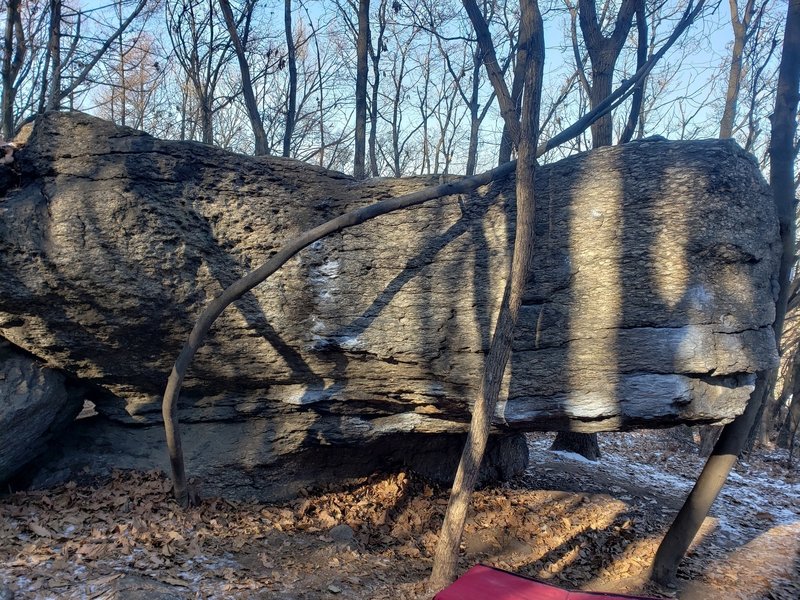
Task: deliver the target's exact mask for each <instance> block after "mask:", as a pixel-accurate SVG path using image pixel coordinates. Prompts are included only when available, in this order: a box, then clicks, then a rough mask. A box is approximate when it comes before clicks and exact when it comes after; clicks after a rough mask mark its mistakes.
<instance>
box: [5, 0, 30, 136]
mask: <svg viewBox="0 0 800 600" xmlns="http://www.w3.org/2000/svg"><path fill="white" fill-rule="evenodd" d="M15 38H16V42H17V46H16V49H15V48H14V39H15ZM15 50H16V51H15ZM24 59H25V38H24V35H23V31H22V16H21V14H20V0H9V1H8V7H7V8H6V30H5V36H4V38H3V65H2V83H3V95H2V100H1V101H0V103H2V108H0V114H2V135H3V137H5V139H7V140H10V139H12V138H13V137H14V133H15V132H14V129H15V125H16V122H15V118H14V99H15V98H16V92H17V88H16V87H15V83H16V82H15V79H16V78H17V75H18V74H19V71H20V69H21V68H22V64H23V61H24Z"/></svg>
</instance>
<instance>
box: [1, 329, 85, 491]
mask: <svg viewBox="0 0 800 600" xmlns="http://www.w3.org/2000/svg"><path fill="white" fill-rule="evenodd" d="M82 406H83V396H82V394H81V390H80V389H76V388H75V387H74V386H71V385H69V384H68V383H67V382H66V381H65V378H64V375H63V374H62V373H60V372H58V371H55V370H53V369H49V368H47V367H46V366H44V365H43V364H42V363H41V361H38V360H36V359H35V358H33V357H30V356H28V355H26V354H25V353H23V352H20V351H19V350H17V349H15V348H14V347H13V346H12V345H11V344H9V343H8V342H6V341H2V340H0V481H4V480H6V479H8V478H9V477H11V476H12V475H14V473H15V472H16V471H17V470H18V469H19V467H20V466H21V465H24V464H25V463H27V462H29V461H31V460H32V459H34V458H36V457H37V456H38V455H39V454H40V453H41V452H42V451H44V450H45V448H46V447H47V442H48V441H50V440H51V439H52V438H53V437H55V436H57V435H58V434H60V433H61V432H62V431H63V430H64V428H65V427H66V426H67V425H69V424H70V423H71V422H72V421H73V420H74V419H75V416H76V415H77V414H78V413H79V412H80V410H81V407H82Z"/></svg>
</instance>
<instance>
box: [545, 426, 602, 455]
mask: <svg viewBox="0 0 800 600" xmlns="http://www.w3.org/2000/svg"><path fill="white" fill-rule="evenodd" d="M550 450H561V451H565V452H575V453H577V454H580V455H581V456H583V457H585V458H588V459H589V460H599V458H600V445H599V444H598V443H597V434H596V433H579V432H575V431H559V432H558V434H557V435H556V439H555V440H554V441H553V445H552V446H550Z"/></svg>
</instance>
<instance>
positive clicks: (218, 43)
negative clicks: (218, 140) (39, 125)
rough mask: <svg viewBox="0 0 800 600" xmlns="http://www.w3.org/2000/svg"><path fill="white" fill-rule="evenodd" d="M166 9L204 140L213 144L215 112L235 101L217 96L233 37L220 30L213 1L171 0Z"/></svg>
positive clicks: (170, 30) (169, 27) (169, 26)
mask: <svg viewBox="0 0 800 600" xmlns="http://www.w3.org/2000/svg"><path fill="white" fill-rule="evenodd" d="M166 12H167V32H168V33H169V37H170V40H171V41H172V47H173V50H174V55H175V58H176V60H177V61H178V63H179V64H180V66H181V67H182V68H183V70H184V72H185V73H186V77H187V79H188V81H189V82H190V83H191V86H192V92H193V94H194V96H195V97H196V99H197V104H198V109H199V120H200V130H201V132H202V141H203V142H205V143H206V144H213V143H214V113H215V112H216V111H217V110H219V109H220V108H221V106H222V105H224V104H227V103H229V102H230V100H231V99H230V98H228V99H226V100H224V101H223V102H222V103H220V99H219V98H218V97H217V88H218V87H219V85H220V81H221V79H222V76H223V73H224V69H225V67H226V65H227V64H228V62H229V61H230V58H231V52H230V51H231V47H232V44H233V42H232V40H231V36H230V35H229V34H227V33H225V32H221V31H220V27H219V24H218V23H217V20H216V17H215V16H214V13H215V11H214V5H213V0H177V1H176V2H168V3H167V5H166ZM243 14H245V13H244V12H243Z"/></svg>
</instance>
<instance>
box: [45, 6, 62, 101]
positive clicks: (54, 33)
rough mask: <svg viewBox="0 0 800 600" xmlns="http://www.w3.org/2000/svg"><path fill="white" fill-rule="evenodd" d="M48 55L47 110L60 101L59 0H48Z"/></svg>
mask: <svg viewBox="0 0 800 600" xmlns="http://www.w3.org/2000/svg"><path fill="white" fill-rule="evenodd" d="M47 52H48V54H49V56H50V72H51V73H52V75H51V78H50V90H49V91H48V92H47V110H56V109H57V108H58V107H59V105H60V103H61V0H50V37H49V40H48V42H47Z"/></svg>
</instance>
